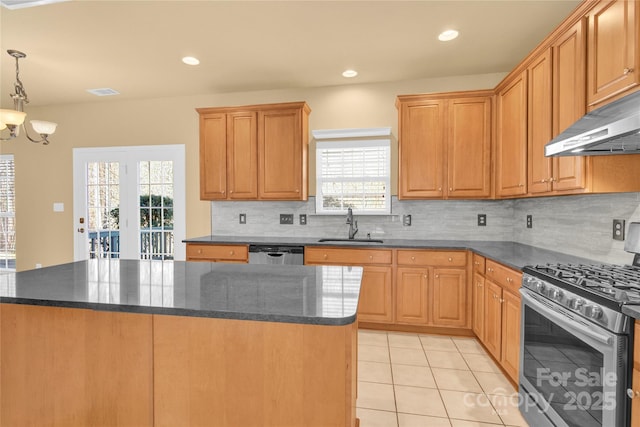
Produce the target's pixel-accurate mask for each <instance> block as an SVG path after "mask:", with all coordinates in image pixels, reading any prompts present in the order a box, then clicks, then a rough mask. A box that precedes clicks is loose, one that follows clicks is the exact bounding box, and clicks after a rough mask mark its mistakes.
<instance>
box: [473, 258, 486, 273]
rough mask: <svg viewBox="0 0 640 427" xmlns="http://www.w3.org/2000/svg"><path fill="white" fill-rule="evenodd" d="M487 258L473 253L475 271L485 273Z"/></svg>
mask: <svg viewBox="0 0 640 427" xmlns="http://www.w3.org/2000/svg"><path fill="white" fill-rule="evenodd" d="M485 263H486V259H485V257H483V256H480V255H478V254H473V272H474V273H480V274H484V267H485Z"/></svg>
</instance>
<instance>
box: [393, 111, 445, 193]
mask: <svg viewBox="0 0 640 427" xmlns="http://www.w3.org/2000/svg"><path fill="white" fill-rule="evenodd" d="M400 109H401V110H400V116H401V121H400V127H401V130H400V142H399V147H398V157H399V160H400V165H399V171H398V175H399V189H398V198H399V199H421V198H440V197H442V195H443V192H442V180H443V179H444V174H443V162H444V154H443V149H444V131H443V129H444V101H442V100H431V101H421V102H407V103H403V104H402V105H401V107H400Z"/></svg>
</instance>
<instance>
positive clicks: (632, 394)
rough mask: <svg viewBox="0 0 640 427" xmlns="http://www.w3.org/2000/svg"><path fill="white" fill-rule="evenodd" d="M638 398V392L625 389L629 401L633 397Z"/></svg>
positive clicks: (639, 393)
mask: <svg viewBox="0 0 640 427" xmlns="http://www.w3.org/2000/svg"><path fill="white" fill-rule="evenodd" d="M638 396H640V392H638V391H635V390H633V389H630V388H628V389H627V397H628V398H629V399H633V398H634V397H638Z"/></svg>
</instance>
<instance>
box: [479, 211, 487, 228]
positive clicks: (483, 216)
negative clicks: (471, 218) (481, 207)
mask: <svg viewBox="0 0 640 427" xmlns="http://www.w3.org/2000/svg"><path fill="white" fill-rule="evenodd" d="M486 225H487V214H478V227H484V226H486Z"/></svg>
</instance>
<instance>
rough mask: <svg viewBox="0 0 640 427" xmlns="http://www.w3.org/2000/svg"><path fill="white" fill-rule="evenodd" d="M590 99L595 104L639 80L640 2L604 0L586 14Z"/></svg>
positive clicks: (633, 85)
mask: <svg viewBox="0 0 640 427" xmlns="http://www.w3.org/2000/svg"><path fill="white" fill-rule="evenodd" d="M587 19H588V22H589V34H588V37H587V39H588V41H589V47H588V50H587V56H588V64H589V67H588V76H587V103H588V105H589V106H599V105H596V104H598V103H601V102H602V101H605V100H608V99H609V98H612V97H614V96H616V95H618V94H620V93H622V92H624V91H626V90H627V89H630V88H633V87H635V86H638V85H639V84H640V69H639V68H640V35H639V28H638V26H639V25H640V24H639V23H640V4H638V1H637V0H601V1H599V2H597V4H596V5H595V6H594V8H593V9H591V10H590V11H589V12H588V14H587Z"/></svg>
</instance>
